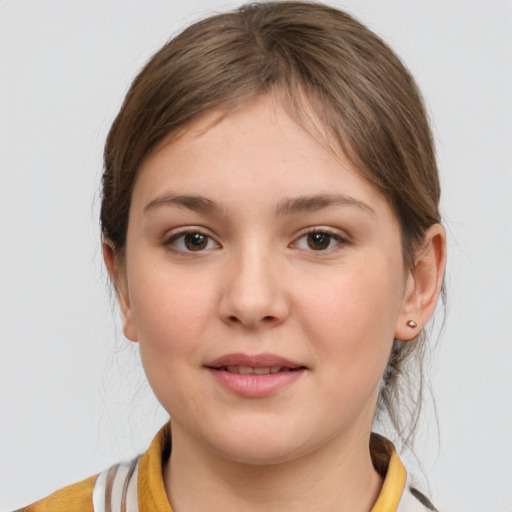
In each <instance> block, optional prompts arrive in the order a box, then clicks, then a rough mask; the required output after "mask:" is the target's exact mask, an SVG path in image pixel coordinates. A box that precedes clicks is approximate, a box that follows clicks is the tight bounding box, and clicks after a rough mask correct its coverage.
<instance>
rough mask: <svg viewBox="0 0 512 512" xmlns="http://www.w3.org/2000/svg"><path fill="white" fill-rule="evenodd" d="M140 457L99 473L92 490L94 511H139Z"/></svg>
mask: <svg viewBox="0 0 512 512" xmlns="http://www.w3.org/2000/svg"><path fill="white" fill-rule="evenodd" d="M139 459H140V457H136V458H135V459H133V460H131V461H129V462H123V463H121V464H116V465H114V466H112V467H111V468H109V469H106V470H105V471H103V472H102V473H100V474H99V475H98V478H97V479H96V483H95V484H94V489H93V492H92V502H93V507H94V512H138V510H139V507H138V503H137V500H138V493H137V481H138V475H139Z"/></svg>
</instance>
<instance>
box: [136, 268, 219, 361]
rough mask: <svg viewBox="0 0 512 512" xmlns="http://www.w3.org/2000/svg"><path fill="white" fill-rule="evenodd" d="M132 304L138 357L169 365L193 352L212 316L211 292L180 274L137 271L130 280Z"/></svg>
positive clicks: (154, 269)
mask: <svg viewBox="0 0 512 512" xmlns="http://www.w3.org/2000/svg"><path fill="white" fill-rule="evenodd" d="M130 296H131V303H132V308H133V313H134V319H135V324H136V329H137V333H138V339H139V343H140V348H141V353H142V355H143V357H144V356H146V358H147V357H152V358H155V359H157V360H158V364H160V365H163V364H172V363H173V362H174V361H175V359H174V358H173V357H167V356H176V355H178V354H181V355H186V354H189V353H192V352H193V351H194V349H196V348H197V347H196V345H197V342H198V339H199V337H200V333H201V332H203V331H204V330H205V328H206V327H205V326H206V323H207V321H208V318H209V317H210V316H211V311H210V310H211V308H212V304H213V302H214V301H213V300H212V292H211V290H208V289H207V288H206V287H205V286H204V283H202V284H201V283H198V282H195V281H194V279H190V276H189V278H188V279H185V278H184V276H183V275H182V274H180V273H179V272H170V271H169V269H166V270H165V272H159V271H158V269H156V268H154V267H153V268H152V269H151V271H148V272H146V271H138V272H136V273H134V274H132V276H131V286H130Z"/></svg>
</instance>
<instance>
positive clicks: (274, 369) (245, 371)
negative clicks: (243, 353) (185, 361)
mask: <svg viewBox="0 0 512 512" xmlns="http://www.w3.org/2000/svg"><path fill="white" fill-rule="evenodd" d="M207 368H210V369H211V370H217V371H219V372H229V373H236V374H239V375H269V374H271V373H272V374H273V373H279V372H296V371H298V370H305V369H306V367H305V366H296V367H293V368H290V367H289V366H245V365H239V366H237V365H229V366H219V367H214V366H207Z"/></svg>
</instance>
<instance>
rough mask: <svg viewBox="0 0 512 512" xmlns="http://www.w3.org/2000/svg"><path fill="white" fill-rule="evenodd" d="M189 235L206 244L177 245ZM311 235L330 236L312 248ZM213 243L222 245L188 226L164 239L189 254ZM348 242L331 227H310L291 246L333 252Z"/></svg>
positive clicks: (166, 242) (203, 249)
mask: <svg viewBox="0 0 512 512" xmlns="http://www.w3.org/2000/svg"><path fill="white" fill-rule="evenodd" d="M187 235H199V236H201V237H204V239H205V241H206V245H205V246H204V247H199V249H198V250H197V251H194V250H191V249H189V248H186V247H177V244H176V242H177V241H178V240H180V239H183V244H185V243H186V236H187ZM311 235H325V236H326V237H327V238H328V242H327V246H326V247H324V248H320V249H313V248H311V246H310V245H309V243H308V241H307V237H308V236H311ZM302 239H306V244H308V247H300V246H299V242H300V241H301V240H302ZM333 241H335V242H336V244H335V245H334V246H333V247H331V244H332V242H333ZM211 243H213V244H215V246H216V248H218V247H220V244H218V243H217V242H216V241H215V240H214V239H213V237H211V236H210V235H207V234H205V233H204V232H203V231H201V230H200V229H196V228H188V229H184V230H182V231H179V232H178V233H174V234H171V235H170V236H168V237H166V238H165V240H164V241H163V245H164V246H167V247H170V248H171V249H173V250H175V251H177V252H180V253H184V254H187V253H189V254H191V253H194V252H204V251H205V250H208V249H210V250H211V249H213V247H209V245H210V244H211ZM347 243H348V240H347V239H346V238H344V237H342V236H340V235H339V234H338V233H334V232H333V231H332V230H330V229H322V228H309V229H307V230H305V231H303V232H302V233H301V234H300V236H299V237H297V238H296V239H295V241H294V242H292V244H291V246H292V247H297V248H298V249H301V250H305V251H310V252H317V253H326V252H331V251H333V250H335V249H336V247H338V246H340V245H346V244H347ZM198 245H199V244H198Z"/></svg>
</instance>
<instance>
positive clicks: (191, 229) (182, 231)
mask: <svg viewBox="0 0 512 512" xmlns="http://www.w3.org/2000/svg"><path fill="white" fill-rule="evenodd" d="M208 231H209V230H208V229H206V228H204V227H201V226H186V227H180V228H175V229H172V230H171V231H168V232H167V233H166V234H165V235H164V237H163V240H162V245H164V246H165V247H167V248H168V249H169V250H172V251H175V252H177V253H180V254H187V255H188V254H194V253H197V254H199V253H204V252H208V251H211V250H212V249H218V248H220V247H221V245H220V244H219V242H217V240H216V239H215V237H214V236H212V235H211V234H209V232H208ZM192 233H198V234H201V235H203V236H205V237H206V238H208V239H209V240H210V241H212V242H213V243H214V244H215V245H216V247H214V248H211V247H210V248H205V249H202V250H199V251H190V250H185V249H180V248H178V247H176V246H174V245H173V242H175V241H176V240H179V239H180V238H182V237H184V236H186V235H188V234H192Z"/></svg>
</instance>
